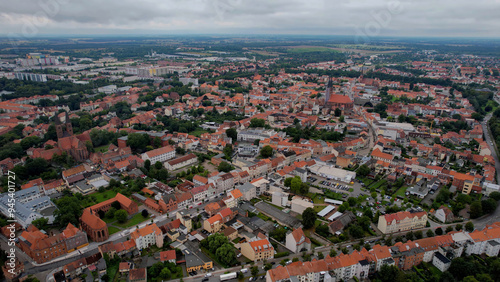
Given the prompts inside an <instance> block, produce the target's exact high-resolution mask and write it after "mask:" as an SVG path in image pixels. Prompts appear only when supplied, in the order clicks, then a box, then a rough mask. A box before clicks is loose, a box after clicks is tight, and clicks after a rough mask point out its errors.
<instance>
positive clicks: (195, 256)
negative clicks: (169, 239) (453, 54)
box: [184, 249, 214, 273]
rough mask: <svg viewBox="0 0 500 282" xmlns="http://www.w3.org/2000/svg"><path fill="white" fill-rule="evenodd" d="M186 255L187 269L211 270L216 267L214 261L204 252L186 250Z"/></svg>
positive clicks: (189, 270) (190, 270)
mask: <svg viewBox="0 0 500 282" xmlns="http://www.w3.org/2000/svg"><path fill="white" fill-rule="evenodd" d="M184 257H185V259H186V271H187V272H188V273H189V272H193V271H199V270H200V269H205V270H209V269H212V268H213V267H214V263H213V261H212V260H210V258H208V257H207V256H206V255H205V254H204V253H202V252H201V251H199V250H192V249H188V250H184Z"/></svg>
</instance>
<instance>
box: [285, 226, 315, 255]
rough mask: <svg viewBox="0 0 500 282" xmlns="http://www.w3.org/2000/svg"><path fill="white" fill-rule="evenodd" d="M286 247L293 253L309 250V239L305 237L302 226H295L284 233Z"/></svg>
mask: <svg viewBox="0 0 500 282" xmlns="http://www.w3.org/2000/svg"><path fill="white" fill-rule="evenodd" d="M286 248H287V249H289V250H290V251H292V252H294V253H298V252H301V251H307V252H308V251H310V250H311V240H310V239H309V238H307V237H306V235H305V234H304V231H303V230H302V228H297V229H295V230H294V231H292V232H290V233H288V234H287V235H286Z"/></svg>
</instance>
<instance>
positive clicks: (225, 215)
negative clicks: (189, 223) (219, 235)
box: [203, 208, 234, 233]
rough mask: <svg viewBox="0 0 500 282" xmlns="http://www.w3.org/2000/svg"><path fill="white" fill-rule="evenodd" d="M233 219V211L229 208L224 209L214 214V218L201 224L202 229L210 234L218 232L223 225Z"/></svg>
mask: <svg viewBox="0 0 500 282" xmlns="http://www.w3.org/2000/svg"><path fill="white" fill-rule="evenodd" d="M233 218H234V214H233V211H231V209H230V208H225V209H223V210H221V211H220V212H218V213H217V214H215V215H214V216H212V217H210V218H208V219H206V220H205V221H204V222H203V229H205V230H206V231H208V232H210V233H216V232H219V231H220V230H221V229H222V226H223V225H224V223H226V222H228V221H230V220H231V219H233Z"/></svg>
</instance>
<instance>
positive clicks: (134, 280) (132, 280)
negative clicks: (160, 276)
mask: <svg viewBox="0 0 500 282" xmlns="http://www.w3.org/2000/svg"><path fill="white" fill-rule="evenodd" d="M128 281H129V282H147V281H148V273H147V271H146V268H136V269H131V270H130V272H129V273H128Z"/></svg>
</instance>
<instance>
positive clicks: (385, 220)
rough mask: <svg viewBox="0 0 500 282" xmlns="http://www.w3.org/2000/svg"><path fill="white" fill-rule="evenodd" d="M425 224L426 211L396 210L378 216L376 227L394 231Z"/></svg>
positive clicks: (415, 227)
mask: <svg viewBox="0 0 500 282" xmlns="http://www.w3.org/2000/svg"><path fill="white" fill-rule="evenodd" d="M426 224H427V213H426V212H408V211H403V212H397V213H391V214H386V215H383V216H380V217H379V219H378V226H377V227H378V229H379V230H380V231H381V232H382V233H384V234H389V233H394V232H403V231H409V230H413V229H418V228H424V227H425V225H426Z"/></svg>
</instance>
